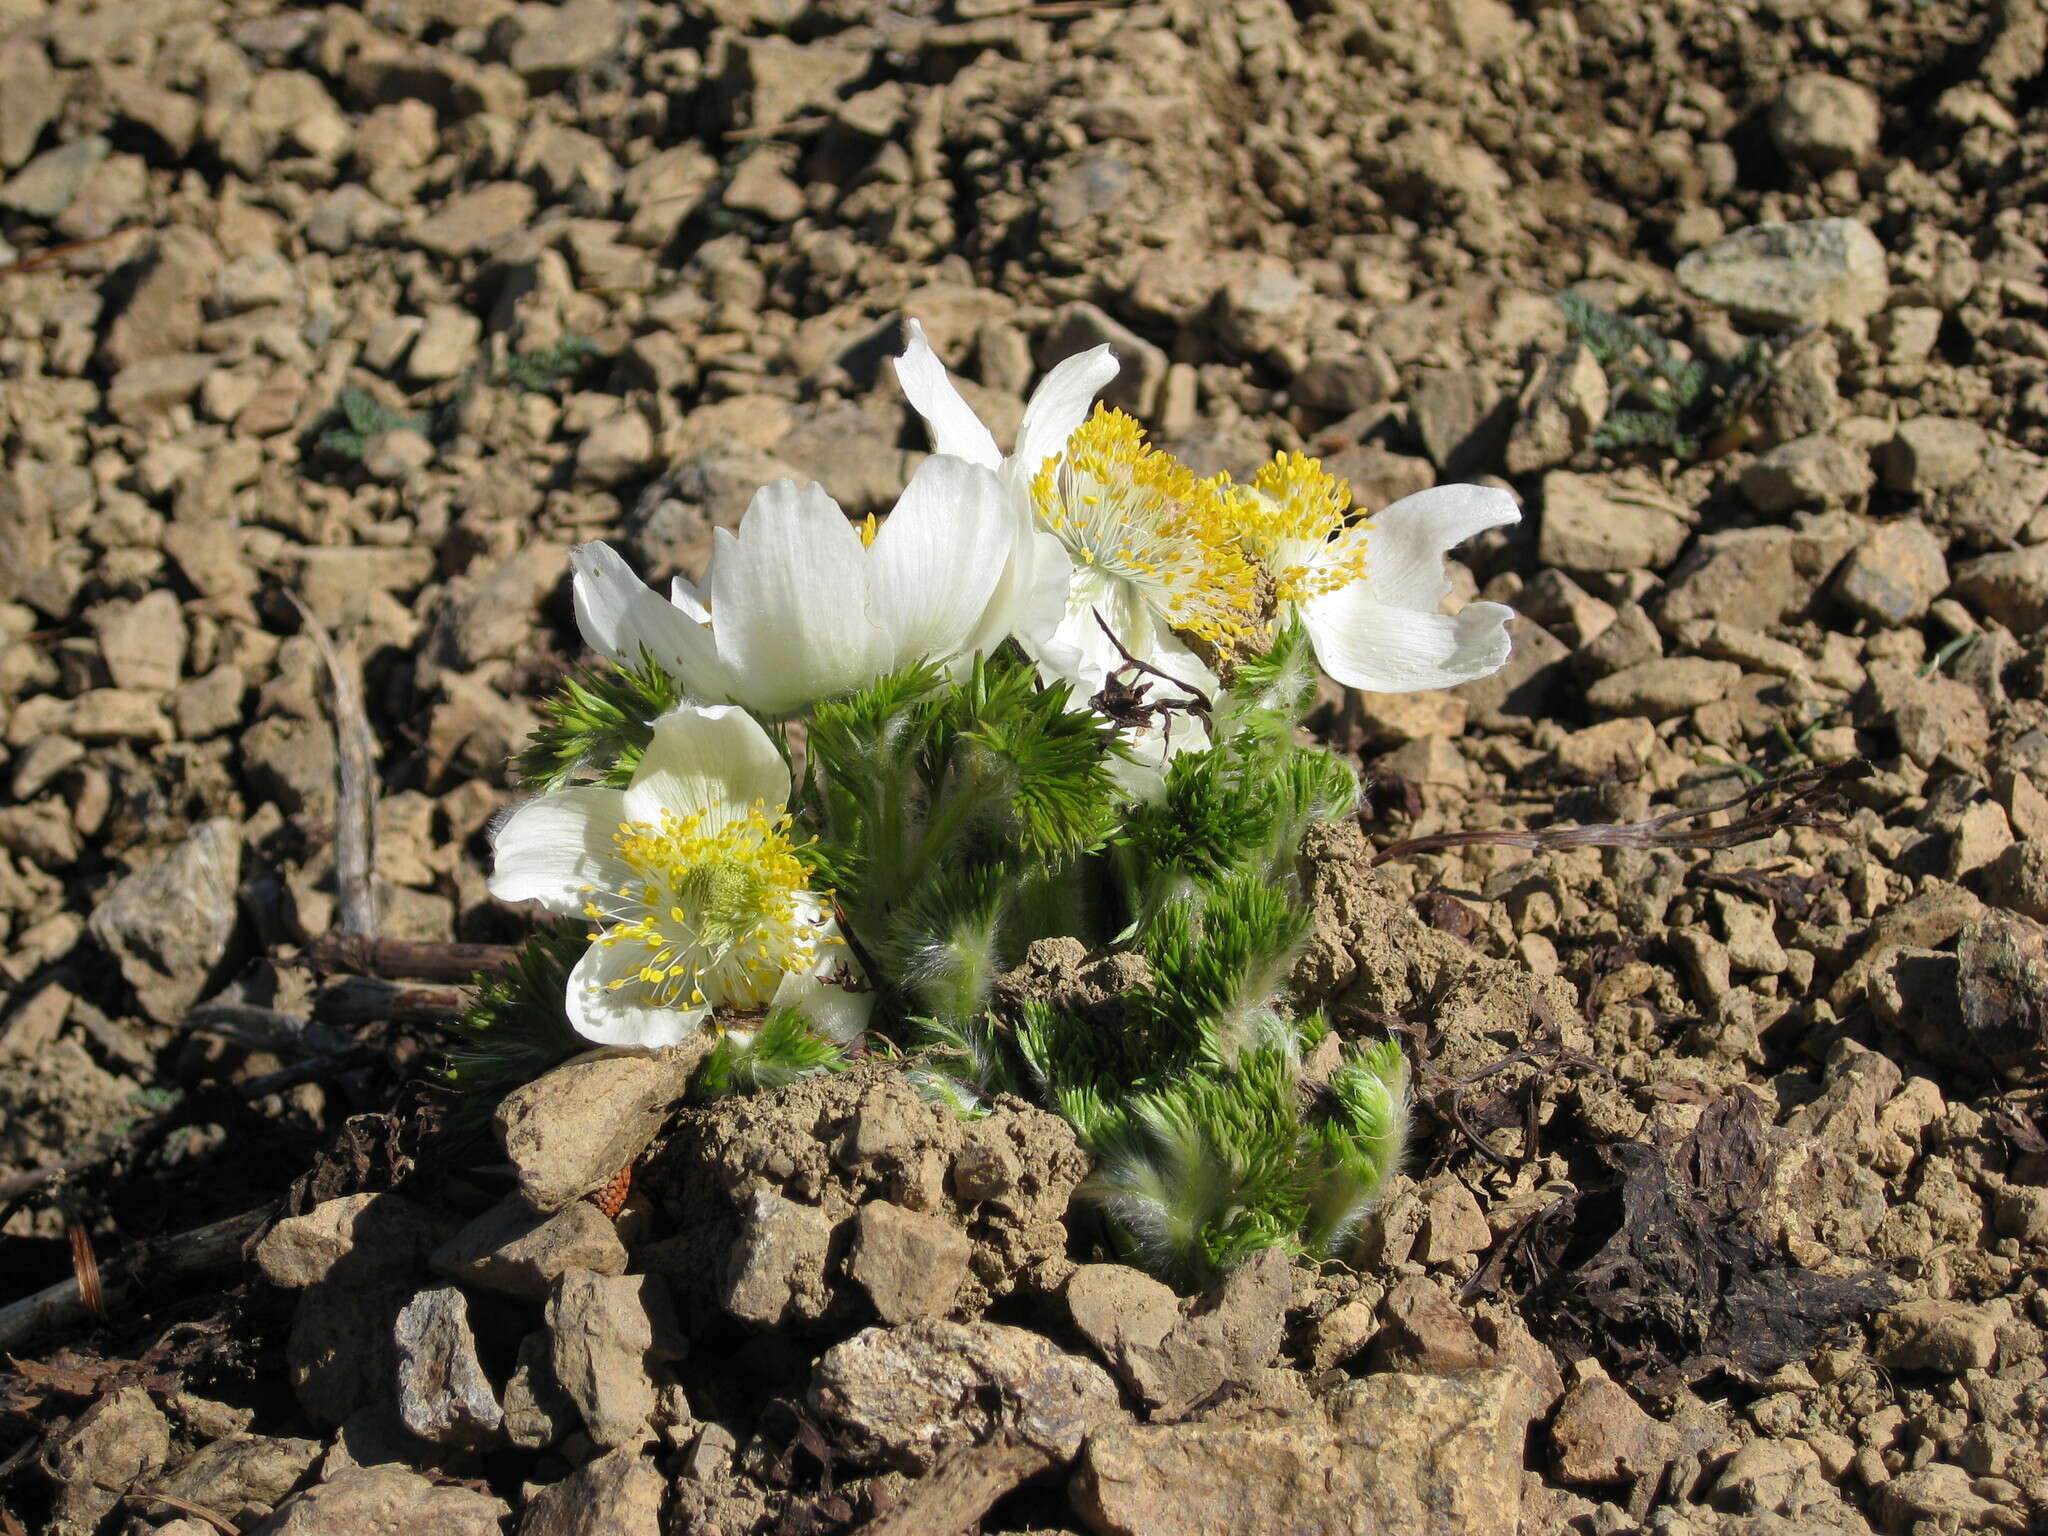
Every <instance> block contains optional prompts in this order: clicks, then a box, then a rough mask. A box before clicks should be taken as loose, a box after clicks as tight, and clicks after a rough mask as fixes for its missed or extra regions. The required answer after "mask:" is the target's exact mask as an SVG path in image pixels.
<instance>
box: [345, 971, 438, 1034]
mask: <svg viewBox="0 0 2048 1536" xmlns="http://www.w3.org/2000/svg"><path fill="white" fill-rule="evenodd" d="M472 996H473V994H472V992H471V990H470V989H469V988H468V987H458V986H448V985H445V984H442V985H431V984H430V985H401V984H399V983H397V982H390V981H383V980H380V979H378V978H376V977H372V976H346V977H343V978H341V979H340V980H338V981H335V982H332V983H330V984H329V985H328V986H327V987H326V988H325V989H324V990H322V992H321V993H320V996H319V997H318V998H317V999H315V1000H314V1003H313V1017H314V1018H315V1019H317V1020H318V1021H319V1022H320V1023H322V1024H327V1025H337V1026H347V1025H351V1024H379V1023H384V1022H387V1021H389V1022H392V1023H418V1024H434V1023H445V1022H446V1021H447V1020H449V1019H454V1018H460V1017H461V1016H462V1011H463V1010H464V1009H465V1008H467V1007H468V1006H469V1004H470V1001H471V998H472Z"/></svg>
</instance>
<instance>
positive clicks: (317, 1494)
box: [263, 1466, 512, 1536]
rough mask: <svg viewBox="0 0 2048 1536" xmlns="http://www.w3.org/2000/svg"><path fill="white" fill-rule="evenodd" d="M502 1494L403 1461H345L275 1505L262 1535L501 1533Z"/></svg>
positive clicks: (485, 1535) (483, 1535) (508, 1512)
mask: <svg viewBox="0 0 2048 1536" xmlns="http://www.w3.org/2000/svg"><path fill="white" fill-rule="evenodd" d="M511 1514H512V1511H511V1510H510V1509H509V1508H508V1507H507V1506H506V1504H505V1501H504V1500H502V1499H495V1498H492V1497H491V1495H489V1494H487V1493H478V1492H477V1491H476V1490H475V1489H473V1488H465V1487H463V1486H462V1485H461V1484H459V1483H436V1482H434V1481H432V1480H431V1479H429V1478H425V1477H422V1476H421V1475H420V1474H419V1473H417V1472H411V1471H408V1470H406V1469H405V1468H404V1467H396V1466H381V1467H350V1468H347V1469H345V1470H343V1471H340V1472H337V1473H336V1474H335V1475H334V1476H333V1477H330V1478H329V1479H328V1480H327V1481H326V1482H324V1483H321V1484H320V1485H319V1486H318V1487H315V1488H309V1489H307V1490H306V1491H305V1492H304V1493H301V1494H296V1495H294V1496H293V1497H292V1498H290V1499H288V1500H287V1501H286V1502H285V1503H284V1504H283V1505H281V1506H279V1508H278V1512H277V1514H276V1516H275V1517H274V1518H273V1519H272V1520H271V1522H270V1523H269V1524H268V1525H265V1526H264V1527H263V1533H264V1536H426V1533H428V1532H431V1533H432V1536H504V1522H505V1521H506V1520H507V1519H509V1518H510V1517H511Z"/></svg>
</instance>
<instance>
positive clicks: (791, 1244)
mask: <svg viewBox="0 0 2048 1536" xmlns="http://www.w3.org/2000/svg"><path fill="white" fill-rule="evenodd" d="M837 1230H838V1228H837V1225H836V1224H835V1223H834V1222H833V1220H832V1218H831V1217H829V1216H827V1215H826V1214H825V1213H824V1212H823V1211H821V1210H819V1209H818V1208H817V1207H816V1206H814V1205H800V1204H798V1203H797V1202H796V1201H794V1200H790V1199H788V1198H786V1197H785V1196H783V1195H781V1194H779V1193H777V1192H776V1191H775V1190H772V1189H760V1190H756V1191H755V1192H754V1196H753V1198H752V1199H751V1200H750V1201H749V1202H748V1203H747V1208H746V1214H745V1216H744V1218H743V1221H742V1225H741V1227H740V1232H739V1235H738V1236H737V1237H735V1238H734V1239H733V1244H732V1249H731V1251H730V1253H728V1254H727V1256H726V1269H725V1285H724V1288H723V1290H722V1292H721V1294H720V1301H721V1302H722V1304H723V1305H724V1307H725V1310H726V1311H727V1312H728V1313H730V1314H731V1315H732V1316H733V1317H735V1318H738V1319H739V1320H740V1321H741V1322H743V1323H751V1324H753V1325H754V1326H755V1327H757V1328H775V1327H779V1326H781V1325H782V1324H783V1323H785V1322H787V1321H789V1320H790V1319H791V1317H792V1316H797V1317H815V1316H817V1315H818V1314H820V1313H821V1312H823V1311H824V1309H825V1308H826V1306H828V1305H829V1304H830V1300H831V1296H832V1289H831V1286H830V1285H829V1283H828V1282H827V1280H826V1270H827V1267H828V1266H829V1264H830V1262H831V1256H832V1244H833V1238H834V1235H835V1233H836V1232H837Z"/></svg>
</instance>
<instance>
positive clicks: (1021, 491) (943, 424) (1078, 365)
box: [896, 320, 1117, 692]
mask: <svg viewBox="0 0 2048 1536" xmlns="http://www.w3.org/2000/svg"><path fill="white" fill-rule="evenodd" d="M906 330H907V332H908V335H909V340H908V343H907V344H906V346H905V347H904V351H903V355H902V356H901V357H899V358H897V359H896V382H897V383H898V384H900V385H901V386H902V388H903V394H904V396H905V398H906V399H908V400H909V401H910V405H911V408H912V409H913V410H915V411H916V412H917V413H918V415H920V416H922V417H923V418H924V423H925V426H926V428H927V429H928V430H929V431H930V433H931V439H932V450H933V451H934V452H935V453H943V454H950V455H952V456H953V457H955V458H961V459H965V460H967V461H968V462H969V463H971V464H979V465H981V466H982V467H983V468H986V469H990V470H993V471H994V472H995V474H996V476H997V478H998V479H999V480H1000V481H1001V482H1002V485H1003V489H1004V491H1005V492H1006V494H1007V496H1008V504H1009V507H1010V513H1011V516H1012V518H1013V519H1014V521H1015V530H1016V531H1015V544H1014V545H1013V547H1012V551H1011V555H1010V565H1009V568H1008V570H1007V571H1006V572H1005V573H1004V579H1003V582H1002V585H1001V587H1000V588H999V589H998V590H997V593H996V596H995V598H994V600H993V601H992V602H991V603H990V605H989V614H988V624H987V625H986V626H985V629H984V638H985V639H986V640H987V643H986V644H985V645H984V646H983V647H982V648H983V649H993V648H994V646H995V644H997V643H1000V641H1001V640H1002V638H1003V637H1004V636H1005V635H1015V636H1016V637H1017V639H1018V641H1019V643H1021V644H1022V645H1023V646H1024V648H1025V650H1026V651H1027V652H1029V653H1030V655H1031V656H1032V658H1033V659H1034V660H1036V661H1039V662H1041V663H1043V664H1044V665H1045V667H1046V670H1047V671H1048V673H1049V674H1051V675H1056V676H1065V677H1069V678H1079V677H1080V675H1081V670H1082V657H1081V656H1080V654H1079V653H1078V652H1077V651H1075V650H1074V649H1073V647H1072V646H1071V645H1070V644H1067V643H1065V641H1064V640H1062V639H1055V638H1054V630H1055V628H1056V627H1057V626H1058V625H1059V624H1060V622H1061V620H1062V619H1063V618H1064V617H1065V616H1066V615H1067V611H1068V607H1067V605H1068V598H1069V592H1070V587H1071V584H1072V577H1073V566H1074V562H1073V556H1072V555H1071V554H1070V553H1069V551H1068V550H1067V548H1066V547H1064V546H1063V545H1062V543H1061V541H1060V540H1059V539H1058V538H1057V537H1056V536H1055V535H1054V534H1053V532H1052V531H1051V530H1049V529H1047V528H1046V527H1045V526H1044V525H1043V524H1042V523H1040V521H1039V519H1038V517H1037V515H1036V513H1035V511H1034V509H1033V504H1032V494H1031V485H1032V482H1033V481H1034V480H1035V479H1036V478H1037V477H1038V475H1039V474H1040V473H1041V472H1043V471H1044V470H1046V469H1047V468H1048V467H1050V465H1051V464H1052V463H1053V461H1055V460H1058V459H1059V458H1061V457H1062V456H1063V455H1064V454H1065V453H1066V451H1067V442H1068V440H1069V439H1070V438H1072V437H1073V435H1074V433H1075V432H1076V431H1078V430H1079V429H1080V427H1081V424H1082V423H1083V422H1084V421H1086V420H1087V419H1088V412H1089V408H1090V407H1091V406H1092V405H1093V403H1094V400H1095V396H1096V395H1097V394H1098V393H1099V392H1100V391H1101V390H1102V388H1103V386H1104V385H1106V384H1108V383H1109V381H1110V380H1111V379H1114V378H1115V377H1116V367H1117V365H1116V357H1115V354H1113V353H1112V352H1111V351H1110V349H1109V348H1108V347H1107V346H1099V347H1091V348H1090V349H1089V350H1088V351H1086V352H1080V353H1076V354H1075V355H1074V356H1072V357H1070V358H1067V359H1065V360H1064V361H1062V362H1060V363H1059V364H1057V365H1056V366H1055V367H1054V368H1053V369H1052V371H1051V372H1049V373H1047V374H1046V376H1045V377H1044V378H1043V379H1041V380H1040V381H1039V384H1038V388H1036V389H1035V390H1033V391H1032V392H1031V398H1030V400H1029V401H1028V402H1026V404H1025V406H1024V419H1023V421H1022V422H1021V423H1020V424H1019V426H1018V428H1017V446H1016V450H1015V452H1013V453H1011V454H1010V455H1009V456H1008V457H1007V458H1006V457H1004V455H1003V454H1002V452H1001V450H999V449H998V448H997V447H996V440H995V438H994V437H993V436H992V435H991V434H990V432H989V430H988V428H987V427H986V426H985V425H983V423H982V420H981V418H980V417H979V416H977V415H975V413H974V408H973V407H972V406H970V405H969V404H968V403H967V402H966V401H965V400H964V399H962V398H961V396H960V391H959V389H958V388H957V387H956V386H955V385H954V383H953V380H952V378H951V377H950V376H949V375H948V374H947V372H946V367H945V364H943V363H941V362H940V361H939V358H938V354H937V353H935V352H934V351H933V350H932V348H931V343H930V342H928V341H927V340H926V339H925V334H924V327H923V326H921V325H919V324H918V322H917V321H915V320H912V321H909V322H908V324H907V326H906ZM1098 640H1099V637H1098ZM1097 681H1098V683H1099V679H1098V680H1097ZM1089 691H1091V692H1092V691H1093V690H1092V689H1091V690H1089Z"/></svg>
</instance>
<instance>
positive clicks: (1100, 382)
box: [1005, 342, 1116, 485]
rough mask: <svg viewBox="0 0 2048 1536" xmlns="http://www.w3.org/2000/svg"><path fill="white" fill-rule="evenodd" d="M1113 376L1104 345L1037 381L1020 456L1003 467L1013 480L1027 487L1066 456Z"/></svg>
mask: <svg viewBox="0 0 2048 1536" xmlns="http://www.w3.org/2000/svg"><path fill="white" fill-rule="evenodd" d="M1115 377H1116V354H1115V353H1114V352H1112V351H1110V350H1109V344H1108V343H1107V342H1105V343H1104V344H1103V345H1101V346H1099V347H1090V348H1089V349H1088V350H1087V351H1086V352H1077V353H1075V354H1074V356H1072V357H1070V358H1068V359H1066V361H1064V362H1062V363H1060V364H1059V365H1058V366H1057V367H1055V368H1054V369H1053V370H1052V372H1050V373H1048V374H1047V375H1046V376H1045V377H1044V378H1043V379H1041V380H1039V382H1038V388H1036V389H1034V390H1033V391H1032V392H1031V401H1030V403H1029V404H1028V405H1026V406H1025V407H1024V420H1023V423H1022V425H1020V426H1019V427H1018V428H1017V451H1016V452H1015V453H1013V454H1012V455H1011V456H1010V461H1011V462H1010V464H1009V465H1008V466H1005V467H1006V468H1008V469H1009V472H1010V476H1011V478H1013V479H1014V480H1016V481H1017V482H1018V483H1019V484H1023V485H1029V484H1030V483H1031V480H1032V478H1033V477H1034V476H1035V475H1037V473H1038V472H1039V470H1041V469H1043V468H1044V467H1045V461H1046V460H1047V459H1049V458H1051V457H1052V456H1053V455H1054V454H1056V453H1061V452H1064V451H1065V449H1066V446H1067V439H1068V438H1070V437H1072V436H1073V435H1074V433H1075V432H1077V431H1078V430H1080V426H1081V423H1082V422H1084V421H1086V420H1087V419H1088V410H1089V407H1091V406H1092V405H1093V404H1094V403H1095V397H1096V395H1098V394H1099V393H1101V391H1102V389H1103V387H1104V386H1105V385H1107V384H1108V383H1109V381H1110V380H1111V379H1113V378H1115Z"/></svg>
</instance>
